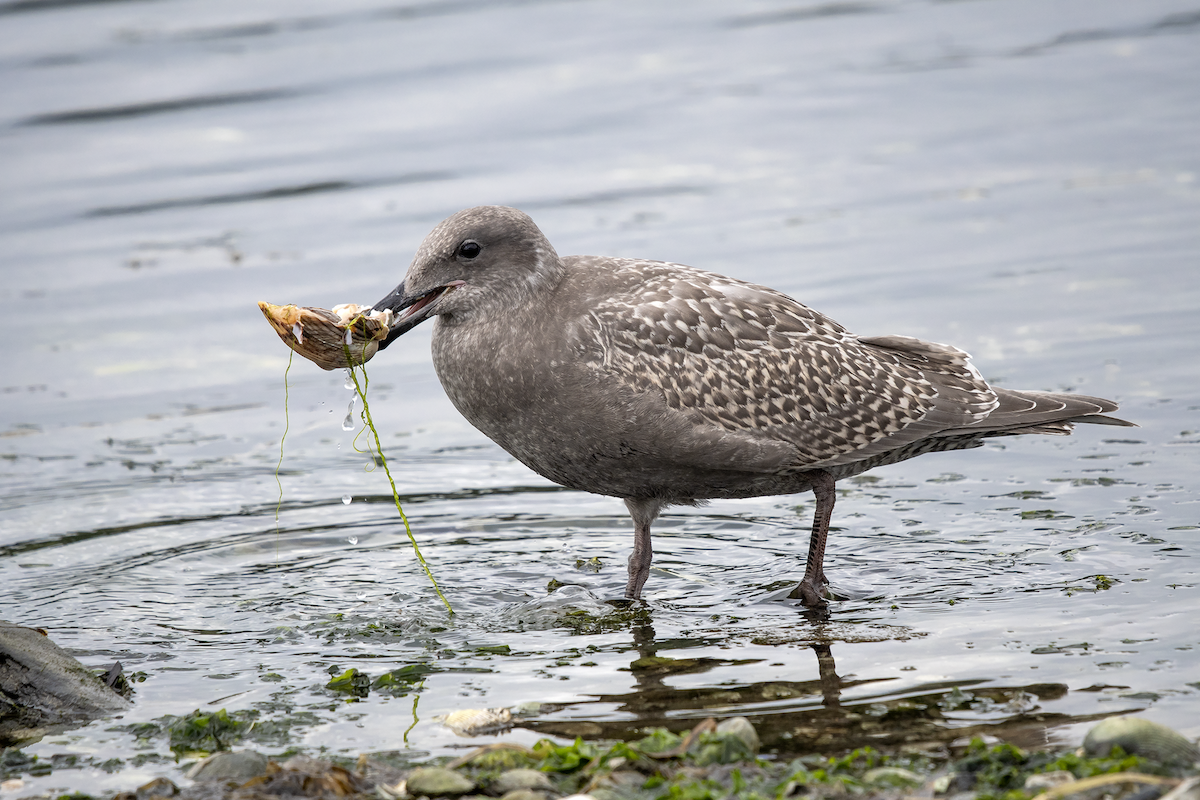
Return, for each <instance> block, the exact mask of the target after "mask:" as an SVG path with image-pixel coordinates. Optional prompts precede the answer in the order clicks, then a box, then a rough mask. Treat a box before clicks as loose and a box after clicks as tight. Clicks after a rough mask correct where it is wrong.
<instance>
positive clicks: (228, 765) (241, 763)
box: [187, 750, 269, 782]
mask: <svg viewBox="0 0 1200 800" xmlns="http://www.w3.org/2000/svg"><path fill="white" fill-rule="evenodd" d="M268 763H269V761H268V759H267V757H266V756H264V755H263V754H262V753H256V752H254V751H253V750H239V751H237V752H236V753H213V754H212V755H211V756H209V757H208V758H205V759H202V760H200V761H197V762H196V763H195V764H193V765H192V768H191V769H189V770H188V771H187V777H189V778H191V779H192V780H194V781H217V780H236V781H240V782H244V781H248V780H250V779H251V778H257V777H258V776H259V775H265V774H266V772H267V764H268Z"/></svg>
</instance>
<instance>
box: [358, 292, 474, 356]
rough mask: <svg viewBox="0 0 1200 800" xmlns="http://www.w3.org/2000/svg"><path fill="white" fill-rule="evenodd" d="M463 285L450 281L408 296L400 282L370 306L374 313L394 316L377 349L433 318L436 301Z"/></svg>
mask: <svg viewBox="0 0 1200 800" xmlns="http://www.w3.org/2000/svg"><path fill="white" fill-rule="evenodd" d="M463 284H464V282H463V281H451V282H450V283H447V284H445V285H444V286H438V287H437V288H435V289H431V290H430V291H427V292H424V293H421V294H409V293H408V292H407V291H406V290H405V288H404V282H403V281H401V282H400V285H399V286H397V287H396V288H395V289H393V290H392V291H391V293H389V294H388V296H387V297H385V298H383V299H382V300H380V301H379V302H378V303H376V304H375V305H374V306H372V308H373V309H374V310H376V311H383V310H384V309H388V310H390V311H391V312H392V314H393V315H394V316H393V317H392V327H391V328H389V329H388V334H387V338H386V339H384V340H383V341H381V342H380V343H379V349H380V350H382V349H383V348H385V347H387V346H388V345H389V344H391V343H392V341H393V340H395V339H397V338H399V337H401V336H403V335H404V334H406V333H408V332H409V331H410V330H412V329H413V328H415V327H417V326H418V325H420V324H421V323H422V322H424V321H425V320H427V319H429V318H430V317H432V316H435V315H436V310H437V309H436V306H437V301H438V300H440V299H441V298H442V297H443V296H444V295H446V294H448V293H449V292H451V291H453V290H454V288H455V287H458V286H462V285H463Z"/></svg>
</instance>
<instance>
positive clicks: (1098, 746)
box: [1083, 717, 1200, 766]
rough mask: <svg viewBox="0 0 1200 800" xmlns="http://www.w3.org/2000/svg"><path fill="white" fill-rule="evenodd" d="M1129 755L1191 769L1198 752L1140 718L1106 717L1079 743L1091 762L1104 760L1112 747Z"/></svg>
mask: <svg viewBox="0 0 1200 800" xmlns="http://www.w3.org/2000/svg"><path fill="white" fill-rule="evenodd" d="M1118 746H1119V747H1120V748H1121V749H1122V750H1124V751H1125V752H1126V753H1128V754H1130V755H1138V756H1141V757H1142V758H1145V759H1149V760H1150V761H1157V762H1158V763H1160V764H1166V765H1172V766H1191V765H1192V764H1194V763H1196V761H1197V760H1200V750H1198V749H1197V747H1196V745H1195V744H1193V743H1192V742H1191V741H1189V740H1188V739H1186V738H1185V737H1183V736H1182V735H1180V734H1178V733H1176V732H1175V731H1173V730H1171V729H1170V728H1168V727H1167V726H1165V725H1159V724H1158V723H1157V722H1151V721H1150V720H1148V719H1143V718H1141V717H1109V718H1108V719H1106V720H1104V721H1102V722H1099V723H1097V724H1096V725H1095V726H1094V727H1093V728H1092V729H1091V730H1090V731H1088V733H1087V736H1086V737H1085V738H1084V740H1083V750H1084V752H1085V753H1087V754H1088V755H1089V756H1092V757H1093V758H1096V757H1103V756H1107V755H1108V754H1109V753H1111V752H1112V749H1113V747H1118Z"/></svg>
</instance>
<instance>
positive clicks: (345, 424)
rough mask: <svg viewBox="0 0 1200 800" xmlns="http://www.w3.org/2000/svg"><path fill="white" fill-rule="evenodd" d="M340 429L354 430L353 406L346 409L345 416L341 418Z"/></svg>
mask: <svg viewBox="0 0 1200 800" xmlns="http://www.w3.org/2000/svg"><path fill="white" fill-rule="evenodd" d="M342 430H344V431H352V430H354V409H353V408H351V409H349V410H347V411H346V418H345V419H344V420H342Z"/></svg>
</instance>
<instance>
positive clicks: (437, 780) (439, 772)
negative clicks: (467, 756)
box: [406, 767, 475, 797]
mask: <svg viewBox="0 0 1200 800" xmlns="http://www.w3.org/2000/svg"><path fill="white" fill-rule="evenodd" d="M406 788H407V790H408V793H409V794H410V795H414V796H417V797H419V796H421V795H427V796H429V797H448V796H457V795H462V794H467V793H468V792H471V791H474V789H475V784H474V782H472V781H471V780H470V779H469V778H467V777H466V776H464V775H461V774H459V773H457V772H455V771H454V770H450V769H444V768H442V767H418V768H417V769H414V770H413V771H412V772H410V773H409V775H408V780H407V782H406Z"/></svg>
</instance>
